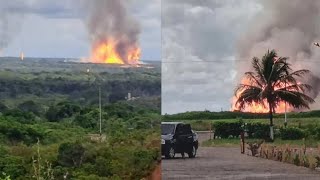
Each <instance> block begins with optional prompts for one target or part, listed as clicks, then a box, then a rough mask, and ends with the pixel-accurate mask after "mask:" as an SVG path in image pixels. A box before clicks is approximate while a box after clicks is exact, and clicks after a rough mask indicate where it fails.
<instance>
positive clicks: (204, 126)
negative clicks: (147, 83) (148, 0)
mask: <svg viewBox="0 0 320 180" xmlns="http://www.w3.org/2000/svg"><path fill="white" fill-rule="evenodd" d="M181 121H182V122H185V123H190V124H191V126H192V128H193V129H194V130H196V131H206V130H210V124H213V125H214V123H216V122H237V121H239V119H222V120H181ZM243 121H244V122H247V123H249V122H250V123H255V122H259V123H263V124H269V119H243ZM274 124H275V126H276V127H282V126H283V124H284V118H275V119H274ZM308 125H312V126H320V117H319V118H290V117H288V127H300V126H308Z"/></svg>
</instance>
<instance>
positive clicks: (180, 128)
mask: <svg viewBox="0 0 320 180" xmlns="http://www.w3.org/2000/svg"><path fill="white" fill-rule="evenodd" d="M198 144H199V143H198V135H197V134H196V133H195V132H194V131H193V130H192V129H191V125H190V124H184V123H181V122H162V123H161V152H162V155H163V156H165V157H166V158H174V157H175V154H176V153H181V154H183V156H184V153H187V154H188V156H189V158H194V157H195V156H196V154H197V150H198Z"/></svg>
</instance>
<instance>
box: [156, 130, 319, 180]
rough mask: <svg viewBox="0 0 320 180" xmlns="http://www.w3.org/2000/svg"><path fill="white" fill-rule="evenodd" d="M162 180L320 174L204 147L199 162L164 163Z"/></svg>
mask: <svg viewBox="0 0 320 180" xmlns="http://www.w3.org/2000/svg"><path fill="white" fill-rule="evenodd" d="M204 137H205V138H206V137H209V136H206V135H201V136H199V138H201V139H200V140H201V141H202V140H204V139H203V138H204ZM162 179H169V180H170V179H183V180H186V179H238V180H240V179H246V180H255V179H268V180H269V179H270V180H271V179H272V180H273V179H279V180H280V179H281V180H282V179H288V180H289V179H290V180H292V179H293V180H298V179H299V180H300V179H301V180H304V179H308V180H309V179H310V180H313V179H315V180H316V179H317V180H319V179H320V172H317V171H313V170H310V169H307V168H304V167H298V166H295V165H291V164H285V163H281V162H277V161H272V160H266V159H262V158H255V157H251V156H247V155H242V154H240V150H239V148H224V147H200V148H199V150H198V155H197V157H196V158H195V159H189V158H186V159H181V158H179V157H178V158H176V159H172V160H167V159H164V160H162Z"/></svg>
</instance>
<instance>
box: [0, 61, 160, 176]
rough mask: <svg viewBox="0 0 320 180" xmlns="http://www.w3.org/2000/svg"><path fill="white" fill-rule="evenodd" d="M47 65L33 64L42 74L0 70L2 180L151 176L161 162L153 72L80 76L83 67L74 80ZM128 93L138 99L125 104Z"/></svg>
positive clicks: (69, 72)
mask: <svg viewBox="0 0 320 180" xmlns="http://www.w3.org/2000/svg"><path fill="white" fill-rule="evenodd" d="M5 63H8V62H5ZM23 63H24V65H26V66H30V64H28V63H27V62H26V63H25V62H23ZM48 63H49V62H48ZM48 63H45V62H41V63H35V64H34V65H36V66H42V67H40V68H39V69H43V71H44V72H38V71H36V70H34V69H32V67H29V68H30V69H28V68H22V69H1V68H0V84H1V86H0V98H1V102H0V179H1V180H2V179H5V180H11V179H14V180H28V179H30V180H31V179H39V180H40V179H44V180H49V179H79V180H81V179H83V180H90V179H92V180H99V179H101V180H102V179H142V178H144V177H147V176H149V175H150V174H151V173H152V171H153V169H154V168H155V167H156V166H157V165H158V164H159V162H160V148H159V144H160V141H159V137H160V121H161V116H160V89H161V88H160V87H161V86H160V76H159V73H158V71H155V70H139V69H138V70H132V69H127V70H125V69H120V72H118V70H117V68H114V71H116V72H112V70H110V68H106V71H111V72H103V68H102V69H100V71H99V72H98V73H97V74H98V75H97V74H91V75H86V74H85V70H86V66H87V65H86V64H84V65H81V64H80V65H81V67H82V69H83V71H84V72H79V71H78V70H77V69H76V68H74V67H72V66H69V65H70V64H65V65H61V63H52V62H50V64H51V67H48V66H47V64H48ZM6 66H8V64H6ZM74 66H76V67H77V68H79V64H75V65H74ZM91 66H93V65H91ZM52 69H55V70H52ZM63 69H67V70H66V71H63ZM56 70H58V71H56ZM11 72H14V73H11ZM98 76H99V77H98ZM88 77H89V78H88ZM94 77H95V78H101V77H102V78H103V79H104V80H101V81H100V80H99V81H98V80H97V79H96V80H95V79H94ZM88 79H89V80H88ZM89 83H90V84H89ZM98 85H100V86H101V89H102V98H101V100H102V108H101V109H102V113H101V115H102V123H101V124H102V127H101V129H102V134H101V136H100V134H99V113H100V111H99V106H98V102H99V99H98ZM128 92H130V93H132V96H133V97H139V98H137V99H134V100H130V101H127V100H126V99H125V96H127V93H128Z"/></svg>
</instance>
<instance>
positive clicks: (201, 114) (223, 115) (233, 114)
mask: <svg viewBox="0 0 320 180" xmlns="http://www.w3.org/2000/svg"><path fill="white" fill-rule="evenodd" d="M283 116H284V115H283V114H275V115H274V118H277V117H283ZM288 116H290V117H291V118H309V117H320V110H315V111H309V112H300V113H297V112H292V113H288ZM236 118H243V119H268V118H269V115H268V114H267V113H248V112H239V111H222V112H210V111H193V112H185V113H178V114H173V115H168V114H166V115H164V116H163V119H164V120H197V119H208V120H209V119H236Z"/></svg>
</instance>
